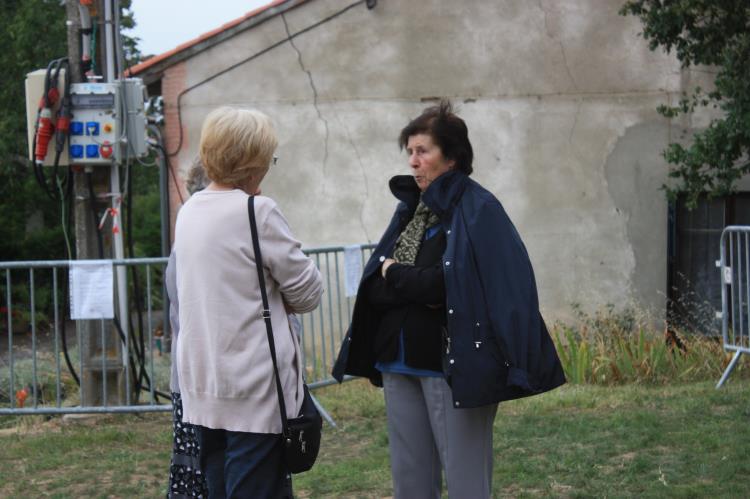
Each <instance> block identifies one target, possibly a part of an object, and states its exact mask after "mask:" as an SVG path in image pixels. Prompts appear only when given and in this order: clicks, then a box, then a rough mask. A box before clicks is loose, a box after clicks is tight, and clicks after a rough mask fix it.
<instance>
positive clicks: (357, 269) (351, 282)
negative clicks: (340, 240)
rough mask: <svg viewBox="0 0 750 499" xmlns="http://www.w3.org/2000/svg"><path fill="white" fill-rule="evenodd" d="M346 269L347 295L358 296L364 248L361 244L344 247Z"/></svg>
mask: <svg viewBox="0 0 750 499" xmlns="http://www.w3.org/2000/svg"><path fill="white" fill-rule="evenodd" d="M344 269H345V274H346V296H357V288H358V287H359V280H360V279H361V278H362V248H361V246H360V245H358V244H355V245H353V246H347V247H345V248H344Z"/></svg>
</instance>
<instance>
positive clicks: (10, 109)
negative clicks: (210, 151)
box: [0, 0, 159, 261]
mask: <svg viewBox="0 0 750 499" xmlns="http://www.w3.org/2000/svg"><path fill="white" fill-rule="evenodd" d="M130 4H131V0H120V6H121V8H122V9H123V15H122V16H121V23H122V26H123V27H125V28H132V27H133V26H134V25H135V20H134V19H133V15H132V12H130V11H129V9H130ZM0 47H2V48H3V50H2V51H0V72H1V73H2V75H3V84H2V85H0V109H2V110H3V112H2V113H0V261H8V260H38V259H63V258H68V254H67V251H66V249H65V248H66V244H65V242H64V238H63V224H64V222H63V216H62V213H63V208H62V205H61V202H60V201H53V200H52V199H50V198H49V197H48V196H47V195H46V194H45V192H44V191H43V190H42V189H41V188H40V187H39V186H38V185H37V183H36V179H35V177H34V174H33V171H32V169H31V167H30V164H29V162H28V160H27V159H26V158H27V151H28V149H27V147H28V144H27V135H26V104H25V102H26V100H25V93H24V92H25V91H24V80H25V78H26V74H27V73H29V72H31V71H33V70H36V69H41V68H45V67H46V66H47V64H48V63H49V62H50V61H51V60H53V59H58V58H61V57H66V56H67V52H68V48H67V27H66V11H65V3H64V2H61V1H60V0H23V1H19V0H0ZM123 47H124V49H125V53H126V54H125V55H126V60H127V61H128V63H133V62H137V60H138V59H137V58H138V57H139V56H140V53H139V52H138V48H137V39H134V38H130V37H127V36H125V37H123ZM139 170H140V171H139V174H142V169H139ZM145 174H147V177H148V181H147V182H141V183H136V186H138V187H139V189H141V188H142V190H139V192H138V194H140V195H141V196H146V197H149V196H150V197H153V196H154V194H153V193H152V191H156V189H157V185H158V182H156V183H155V182H154V179H155V178H158V173H155V172H153V171H151V170H149V171H147V172H145ZM156 196H157V198H158V194H157V195H156ZM132 202H133V203H134V207H133V208H134V209H133V212H134V219H135V220H138V219H139V216H138V215H139V214H140V213H141V211H142V210H141V209H140V206H139V204H143V203H142V202H141V201H140V198H139V197H138V196H136V197H135V198H134V199H133V201H132ZM146 204H148V203H146ZM151 205H153V201H150V204H148V206H147V208H148V209H151ZM157 206H158V203H157ZM157 214H158V212H157ZM144 223H145V222H144ZM156 223H157V227H158V217H157V222H156ZM141 225H142V224H141ZM141 225H139V224H138V223H137V222H136V224H135V229H134V233H136V232H138V231H140V232H141V233H143V234H145V235H144V237H146V236H148V237H149V240H148V241H144V243H143V244H142V246H144V245H145V247H146V250H145V251H154V250H153V247H154V245H155V244H158V241H159V239H158V233H157V235H156V236H153V232H154V230H153V228H152V227H151V225H153V221H151V225H149V224H146V225H145V226H144V227H141ZM154 239H155V241H156V243H154V242H153V240H154ZM71 244H72V242H71ZM157 254H158V252H157V253H151V254H150V255H148V256H155V255H157Z"/></svg>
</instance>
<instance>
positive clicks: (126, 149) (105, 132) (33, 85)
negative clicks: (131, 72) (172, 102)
mask: <svg viewBox="0 0 750 499" xmlns="http://www.w3.org/2000/svg"><path fill="white" fill-rule="evenodd" d="M61 73H62V71H61ZM45 74H46V70H44V69H41V70H38V71H34V72H32V73H29V74H28V75H27V76H26V117H27V125H28V138H29V158H30V159H31V160H32V161H33V151H32V144H33V141H34V132H35V123H36V116H37V110H38V106H39V101H40V99H41V97H42V94H43V93H44V79H45ZM58 81H59V82H60V83H59V86H60V94H61V95H62V94H63V90H64V88H62V86H63V83H62V82H63V81H64V75H63V74H61V76H60V78H59V80H58ZM70 100H71V114H72V116H71V120H70V130H69V134H70V137H69V140H68V141H67V142H66V150H65V151H63V154H62V156H61V157H60V161H59V164H60V165H68V164H74V165H107V166H108V165H111V164H112V161H115V162H117V163H122V162H124V161H127V160H129V159H137V158H140V157H143V156H145V155H146V154H147V153H148V145H147V142H146V125H147V119H146V112H145V109H144V107H145V102H146V87H145V85H144V84H143V80H141V79H139V78H129V79H125V80H118V81H115V82H111V83H73V84H71V85H70ZM58 106H59V104H58ZM56 111H57V107H56V108H55V109H53V113H55V112H56ZM54 157H55V151H54V145H53V144H50V147H49V152H48V154H47V158H46V159H45V162H44V164H45V165H52V164H53V160H54Z"/></svg>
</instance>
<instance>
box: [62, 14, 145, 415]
mask: <svg viewBox="0 0 750 499" xmlns="http://www.w3.org/2000/svg"><path fill="white" fill-rule="evenodd" d="M65 4H66V15H67V26H68V59H69V64H70V71H71V75H70V82H71V83H81V82H82V81H83V71H82V68H81V16H80V8H81V2H80V0H66V2H65ZM97 8H98V12H104V9H103V1H102V0H99V1H98V2H97ZM93 22H97V21H96V20H93ZM97 31H99V32H100V33H103V30H97ZM103 38H104V37H103V36H101V37H100V39H103ZM96 45H100V44H99V43H97V44H96ZM101 53H102V54H104V51H101ZM91 59H92V60H97V54H91ZM101 59H103V58H100V59H99V60H101ZM102 62H103V61H102ZM97 67H100V68H102V67H104V64H102V63H97ZM71 168H73V171H74V174H73V179H74V184H73V196H74V198H73V222H74V227H75V229H74V234H75V248H76V258H77V259H78V260H95V259H99V258H112V255H111V251H110V248H111V245H110V244H108V241H109V239H110V238H104V237H102V239H103V242H101V243H100V242H99V238H100V237H101V236H100V234H99V228H98V220H96V215H95V214H96V213H102V212H103V210H105V209H106V208H107V202H106V201H105V202H101V201H100V200H99V199H97V196H96V195H95V196H94V198H93V199H92V198H91V195H90V194H91V190H92V189H90V187H89V180H90V181H91V183H92V186H93V191H94V193H106V192H109V180H110V168H107V167H91V166H89V167H88V168H89V171H88V172H87V171H86V170H85V169H84V167H82V166H75V165H72V166H71ZM103 230H105V231H110V230H111V225H109V224H107V225H105V227H103ZM100 244H101V246H102V248H103V250H104V251H103V254H101V251H100ZM120 322H121V323H122V330H123V331H124V334H127V323H128V321H127V317H121V318H120ZM76 334H77V337H78V346H79V354H80V356H81V362H80V365H79V366H75V367H76V368H79V367H80V370H81V372H80V381H81V405H82V406H98V405H104V404H105V402H106V405H125V404H126V402H127V397H126V389H125V386H126V382H125V371H124V362H123V355H122V350H123V345H122V341H121V339H120V336H119V334H118V332H117V329H116V327H115V324H114V322H113V321H112V320H79V321H76ZM131 388H132V387H131ZM105 398H106V401H105Z"/></svg>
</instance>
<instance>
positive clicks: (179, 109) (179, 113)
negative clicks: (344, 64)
mask: <svg viewBox="0 0 750 499" xmlns="http://www.w3.org/2000/svg"><path fill="white" fill-rule="evenodd" d="M363 3H367V6H368V9H371V8H372V7H370V5H371V4H372V6H373V7H374V3H372V1H371V0H358V1H356V2H354V3H352V4H349V5H347V6H346V7H344V8H343V9H341V10H339V11H337V12H334V13H333V14H331V15H330V16H328V17H326V18H324V19H321V20H320V21H318V22H316V23H313V24H311V25H310V26H308V27H306V28H302V29H301V30H299V31H297V32H295V33H292V34H290V35H288V36H287V37H286V38H284V39H283V40H280V41H278V42H276V43H273V44H271V45H269V46H268V47H266V48H264V49H262V50H260V51H259V52H256V53H254V54H253V55H251V56H249V57H246V58H245V59H243V60H241V61H239V62H237V63H235V64H232V65H231V66H229V67H228V68H225V69H222V70H221V71H219V72H218V73H214V74H213V75H211V76H209V77H208V78H206V79H204V80H201V81H199V82H197V83H195V84H193V85H191V86H189V87H188V88H186V89H184V90H183V91H182V92H180V93H179V94H178V95H177V125H178V126H177V129H178V130H179V131H180V135H179V139H178V140H177V147H176V148H175V150H174V151H172V152H169V153H166V151H165V153H166V155H167V156H168V157H172V156H176V155H177V153H179V152H180V149H182V142H183V131H182V107H181V105H180V103H181V101H182V97H183V96H184V95H185V94H186V93H188V92H190V91H191V90H195V89H196V88H198V87H200V86H202V85H205V84H206V83H208V82H210V81H212V80H215V79H216V78H218V77H219V76H222V75H224V74H226V73H228V72H230V71H232V70H234V69H236V68H238V67H239V66H242V65H243V64H245V63H248V62H250V61H252V60H254V59H256V58H258V57H260V56H261V55H264V54H266V53H267V52H270V51H271V50H273V49H275V48H276V47H279V46H281V45H284V44H285V43H287V42H291V41H292V40H293V39H294V38H296V37H298V36H300V35H302V34H304V33H307V32H308V31H311V30H313V29H315V28H317V27H319V26H322V25H323V24H326V23H327V22H329V21H332V20H333V19H336V18H337V17H339V16H340V15H342V14H344V13H345V12H347V11H349V10H351V9H353V8H354V7H356V6H358V5H360V4H363ZM178 192H179V189H178Z"/></svg>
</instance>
